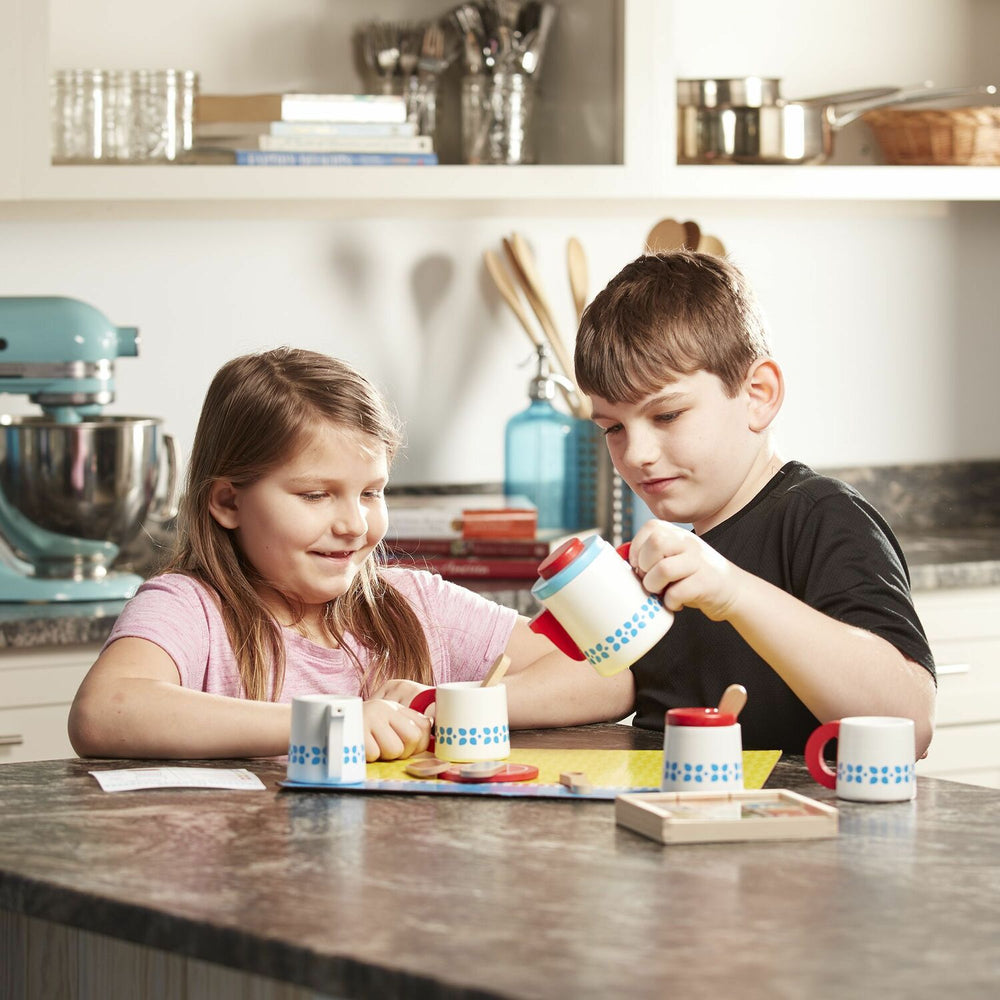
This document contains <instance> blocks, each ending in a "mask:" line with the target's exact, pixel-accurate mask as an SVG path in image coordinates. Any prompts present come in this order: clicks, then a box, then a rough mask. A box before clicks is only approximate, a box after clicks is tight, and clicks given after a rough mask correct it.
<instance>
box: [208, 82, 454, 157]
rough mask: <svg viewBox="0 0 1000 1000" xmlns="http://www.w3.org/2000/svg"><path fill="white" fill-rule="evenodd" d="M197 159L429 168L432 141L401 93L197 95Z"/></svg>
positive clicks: (434, 154)
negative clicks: (409, 115) (422, 131)
mask: <svg viewBox="0 0 1000 1000" xmlns="http://www.w3.org/2000/svg"><path fill="white" fill-rule="evenodd" d="M194 120H195V124H194V145H195V149H194V153H195V156H196V157H198V156H201V157H207V158H211V157H212V156H213V155H218V154H223V155H225V156H227V157H228V162H235V163H236V164H238V165H240V166H431V165H434V164H436V163H437V162H438V158H437V154H436V153H435V152H434V145H433V139H432V138H431V136H429V135H418V134H417V125H416V123H415V122H414V121H412V120H408V119H407V111H406V102H405V100H404V99H403V98H402V97H401V96H396V95H384V94H200V95H199V96H198V98H197V99H196V102H195V114H194Z"/></svg>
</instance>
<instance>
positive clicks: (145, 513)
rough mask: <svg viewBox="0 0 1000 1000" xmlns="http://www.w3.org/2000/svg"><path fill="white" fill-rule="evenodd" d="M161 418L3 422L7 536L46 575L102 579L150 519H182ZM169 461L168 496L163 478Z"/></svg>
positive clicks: (0, 520) (0, 464)
mask: <svg viewBox="0 0 1000 1000" xmlns="http://www.w3.org/2000/svg"><path fill="white" fill-rule="evenodd" d="M160 425H161V421H160V420H158V419H155V418H153V417H101V418H98V419H95V420H87V421H84V422H82V423H79V424H62V423H58V422H56V421H53V420H50V419H48V418H46V417H10V416H4V417H0V535H2V538H3V541H5V542H6V543H7V545H6V546H5V548H6V549H7V550H8V551H7V552H6V556H7V557H8V559H9V558H10V557H11V556H14V557H15V558H16V559H18V560H21V561H22V562H24V563H26V564H27V565H28V566H29V567H31V569H32V570H33V574H32V575H35V576H39V577H51V578H63V579H100V578H101V577H103V576H104V575H105V574H106V573H107V570H108V567H109V566H110V565H111V563H112V562H113V561H114V559H115V557H116V556H117V554H118V550H119V549H120V548H121V547H122V546H123V545H125V544H126V543H127V542H128V541H129V540H130V539H131V538H132V537H133V536H134V535H135V534H136V532H138V530H139V528H140V527H141V525H142V523H143V521H145V520H146V519H147V517H159V518H165V517H170V516H173V514H175V513H176V509H177V508H176V501H177V451H176V446H175V443H174V439H173V438H172V437H171V436H170V435H169V434H164V433H163V432H162V430H161V427H160ZM164 457H165V458H166V463H167V484H166V491H165V492H166V497H165V499H163V500H161V501H157V482H158V480H159V472H160V466H161V464H162V461H163V459H164Z"/></svg>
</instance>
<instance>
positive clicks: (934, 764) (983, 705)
mask: <svg viewBox="0 0 1000 1000" xmlns="http://www.w3.org/2000/svg"><path fill="white" fill-rule="evenodd" d="M914 601H915V604H916V608H917V613H918V614H919V615H920V620H921V621H922V622H923V625H924V628H925V629H926V631H927V637H928V639H929V640H930V643H931V649H932V650H933V652H934V659H935V662H936V665H937V669H938V696H937V727H936V730H935V734H934V740H933V742H932V743H931V747H930V751H929V753H928V755H927V758H926V759H925V760H923V761H920V762H919V763H918V764H917V771H918V773H920V774H926V775H933V776H935V777H940V778H951V779H953V780H955V781H969V782H973V783H976V784H983V785H991V786H993V787H995V788H1000V587H982V588H969V589H960V590H936V591H923V592H917V593H916V594H914Z"/></svg>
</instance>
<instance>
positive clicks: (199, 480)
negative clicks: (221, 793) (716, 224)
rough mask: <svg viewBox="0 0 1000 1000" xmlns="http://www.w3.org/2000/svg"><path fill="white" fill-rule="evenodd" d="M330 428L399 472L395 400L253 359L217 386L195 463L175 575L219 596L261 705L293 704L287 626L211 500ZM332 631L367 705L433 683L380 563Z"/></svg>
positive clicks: (336, 614)
mask: <svg viewBox="0 0 1000 1000" xmlns="http://www.w3.org/2000/svg"><path fill="white" fill-rule="evenodd" d="M321 421H329V422H332V423H334V424H339V425H341V426H343V427H347V428H351V429H353V430H356V431H361V432H363V433H364V434H367V435H371V436H372V437H373V438H375V439H376V440H377V441H378V442H381V444H382V445H384V446H385V450H386V457H387V460H388V461H390V462H391V460H392V457H393V455H394V454H395V452H396V451H397V449H398V448H399V445H400V442H401V433H400V429H399V426H398V424H397V423H396V420H395V418H394V417H393V415H392V413H391V412H390V411H389V408H388V407H387V406H386V404H385V402H384V400H383V399H382V398H381V396H379V394H378V393H377V392H376V391H375V389H374V388H373V387H372V385H371V384H370V383H369V382H368V381H367V379H365V378H364V377H363V376H362V375H360V374H359V373H358V372H357V371H355V370H354V369H353V368H351V367H350V365H348V364H346V363H345V362H343V361H339V360H337V359H336V358H331V357H328V356H327V355H325V354H318V353H315V352H313V351H303V350H296V349H293V348H289V347H282V348H278V349H277V350H273V351H266V352H263V353H260V354H248V355H244V356H243V357H239V358H235V359H234V360H232V361H230V362H228V363H227V364H225V365H223V366H222V368H220V369H219V371H218V372H217V373H216V375H215V378H214V379H213V380H212V383H211V385H210V386H209V388H208V393H207V394H206V396H205V402H204V404H203V406H202V411H201V417H200V418H199V421H198V428H197V431H196V432H195V438H194V445H193V447H192V450H191V456H190V459H189V461H188V470H187V488H186V490H185V494H184V497H183V499H182V501H181V508H180V513H179V515H178V536H177V548H176V551H175V554H174V557H173V558H172V560H171V561H170V564H169V565H168V566H167V567H166V568H165V570H164V572H171V571H172V572H180V573H186V574H187V575H189V576H192V577H194V578H196V579H198V580H200V581H201V582H202V583H204V584H205V585H206V586H208V587H209V588H211V589H212V590H213V591H214V592H215V593H216V594H217V595H218V598H219V604H220V607H221V610H222V618H223V621H224V622H225V626H226V633H227V634H228V636H229V641H230V643H231V645H232V647H233V651H234V653H235V654H236V660H237V664H238V666H239V671H240V678H241V680H242V684H243V690H244V694H245V696H246V697H247V698H252V699H255V700H258V701H264V700H267V699H268V698H270V699H271V700H272V701H276V700H277V699H278V697H279V696H280V694H281V689H282V686H283V684H284V677H285V646H284V642H283V640H282V635H281V626H280V625H279V623H278V622H277V621H276V619H275V618H274V616H273V615H272V614H271V612H270V611H269V610H268V609H267V607H266V605H265V604H264V602H263V600H262V599H261V597H260V596H259V594H258V591H257V587H259V586H261V585H262V584H265V581H264V580H262V578H261V577H260V575H259V574H258V573H257V571H256V570H255V569H254V567H253V566H252V565H251V564H250V562H249V561H248V560H247V559H246V558H245V556H244V555H243V553H242V551H241V550H240V548H239V546H238V545H237V543H236V538H235V533H234V532H233V531H232V530H230V529H227V528H223V527H222V526H221V525H220V524H219V523H218V522H217V521H216V520H215V518H214V517H213V516H212V514H211V511H210V510H209V497H210V495H211V492H212V487H213V486H214V485H215V483H217V482H219V481H220V480H226V481H229V482H231V483H233V485H234V486H236V487H245V486H248V485H250V484H251V483H253V482H255V481H256V480H258V479H260V478H261V477H262V476H265V475H267V474H268V473H269V472H271V471H272V470H273V469H275V468H276V467H277V466H279V465H281V464H282V463H283V462H284V461H286V460H287V459H288V457H289V456H290V455H292V454H294V452H295V450H296V449H297V448H298V447H299V446H300V445H301V443H302V439H303V437H304V436H305V435H306V434H307V433H308V430H309V428H310V427H311V426H314V425H315V424H316V423H317V422H321ZM292 610H293V611H294V610H295V609H294V608H293V609H292ZM324 625H325V628H326V629H327V632H328V634H329V636H330V637H331V638H333V639H334V640H336V641H337V642H338V643H339V644H340V646H341V648H342V649H343V650H344V651H345V653H346V654H347V655H348V656H350V657H351V659H352V660H353V661H354V663H355V666H356V667H357V669H358V673H359V677H360V681H361V691H362V694H363V695H370V694H371V693H372V692H373V691H374V690H375V689H376V688H378V686H379V685H380V684H381V683H383V681H385V680H388V679H389V677H390V676H391V677H402V678H408V679H411V680H416V681H419V682H421V683H423V684H432V683H433V677H432V673H431V664H430V653H429V651H428V647H427V640H426V637H425V636H424V632H423V629H422V628H421V626H420V622H419V620H418V618H417V616H416V614H415V612H414V611H413V608H412V607H411V605H410V603H409V602H408V601H407V600H406V598H405V597H404V596H403V595H402V594H401V593H400V592H399V591H398V590H396V589H395V588H394V587H393V586H392V585H391V584H389V583H388V582H387V581H386V580H385V579H384V578H383V577H382V576H381V575H380V573H379V571H378V563H377V561H376V559H375V558H373V559H369V560H367V561H366V562H365V563H364V565H363V566H362V567H361V569H360V570H359V571H358V574H357V576H356V577H355V578H354V580H353V581H352V583H351V586H350V587H349V589H348V590H347V592H346V593H345V594H343V595H342V596H341V597H339V598H338V599H337V600H335V601H331V602H330V604H329V605H328V606H327V613H326V615H325V616H324ZM347 636H349V637H350V640H352V641H353V642H354V643H356V644H357V645H359V646H361V647H363V648H364V649H366V650H367V651H368V652H369V654H370V658H371V663H370V666H369V668H368V670H367V671H366V670H364V669H363V668H362V665H361V662H360V660H359V659H358V657H357V655H356V654H355V652H354V650H353V649H352V648H351V642H345V641H344V640H345V637H347Z"/></svg>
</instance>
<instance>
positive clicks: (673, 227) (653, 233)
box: [646, 219, 687, 253]
mask: <svg viewBox="0 0 1000 1000" xmlns="http://www.w3.org/2000/svg"><path fill="white" fill-rule="evenodd" d="M686 237H687V234H686V233H685V231H684V227H683V226H682V225H681V224H680V223H679V222H678V221H677V220H676V219H660V221H659V222H658V223H656V225H655V226H653V228H652V229H650V231H649V235H648V236H647V237H646V251H647V253H669V252H670V251H671V250H679V249H680V248H681V247H682V246H684V241H685V239H686Z"/></svg>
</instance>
